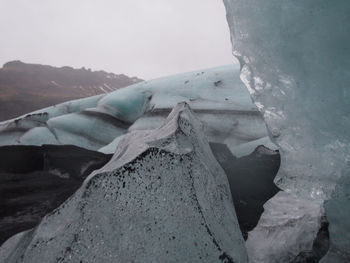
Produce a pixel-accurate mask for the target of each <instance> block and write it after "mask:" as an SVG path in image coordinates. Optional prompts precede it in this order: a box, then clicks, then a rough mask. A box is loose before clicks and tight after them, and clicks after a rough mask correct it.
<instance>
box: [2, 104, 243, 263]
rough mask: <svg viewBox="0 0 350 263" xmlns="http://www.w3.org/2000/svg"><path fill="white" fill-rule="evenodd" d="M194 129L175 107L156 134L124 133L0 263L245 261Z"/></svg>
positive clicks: (183, 109) (221, 181)
mask: <svg viewBox="0 0 350 263" xmlns="http://www.w3.org/2000/svg"><path fill="white" fill-rule="evenodd" d="M201 130H202V127H201V124H200V122H199V121H198V120H196V119H195V118H194V116H193V114H192V112H191V110H190V109H189V108H188V106H187V104H185V103H181V104H179V105H178V106H177V107H176V108H175V109H174V110H173V111H172V112H171V113H170V115H169V117H168V118H167V120H166V121H165V122H164V124H163V125H162V126H161V127H160V128H158V129H155V130H152V131H133V132H131V133H129V134H127V135H126V136H125V137H124V138H123V140H122V141H121V142H120V143H119V145H118V147H117V150H116V152H115V154H114V156H113V158H112V160H111V161H110V162H109V163H108V164H107V165H106V166H104V167H103V168H101V169H100V170H97V171H95V172H93V173H92V174H91V175H90V176H89V177H88V178H87V179H86V180H85V182H84V184H83V186H82V187H81V188H80V189H79V190H78V191H77V192H76V193H75V195H74V196H73V197H72V198H71V199H69V200H67V202H65V203H64V204H63V205H62V206H61V207H59V208H58V209H57V210H55V211H54V212H53V213H51V214H49V215H48V216H46V217H45V218H44V219H43V221H42V222H41V224H40V225H39V226H38V227H37V228H35V229H33V230H31V231H27V232H24V233H21V234H19V235H16V236H14V237H13V238H11V239H9V240H8V241H7V242H6V243H5V244H4V245H3V246H2V247H1V248H0V262H8V263H11V262H47V263H50V262H247V256H246V252H245V247H244V243H243V238H242V236H241V233H240V230H239V226H238V223H237V219H236V215H235V210H234V207H233V203H232V199H231V195H230V190H229V186H228V181H227V178H226V176H225V174H224V171H223V170H222V168H221V167H220V165H219V164H218V163H217V162H216V160H215V158H214V156H213V155H212V153H211V150H210V147H209V144H208V142H207V140H206V138H205V137H204V135H203V134H202V132H201Z"/></svg>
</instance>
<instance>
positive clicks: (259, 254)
mask: <svg viewBox="0 0 350 263" xmlns="http://www.w3.org/2000/svg"><path fill="white" fill-rule="evenodd" d="M264 210H265V212H264V213H263V214H262V216H261V218H260V220H259V223H258V226H257V227H256V228H254V229H253V230H252V231H251V232H249V234H248V240H247V242H246V248H247V253H248V255H249V262H252V263H253V262H261V263H262V262H269V263H279V262H292V261H293V260H294V259H295V258H296V257H297V256H298V255H299V254H300V253H302V252H304V251H312V244H313V242H314V240H315V239H316V236H317V233H318V230H319V229H320V227H321V218H322V215H323V209H322V205H321V202H309V203H307V202H304V200H302V199H299V198H298V197H297V196H295V195H292V194H288V193H286V192H279V193H277V194H276V195H275V196H274V197H273V198H271V199H270V200H269V201H268V202H266V203H265V205H264ZM262 241H263V242H262Z"/></svg>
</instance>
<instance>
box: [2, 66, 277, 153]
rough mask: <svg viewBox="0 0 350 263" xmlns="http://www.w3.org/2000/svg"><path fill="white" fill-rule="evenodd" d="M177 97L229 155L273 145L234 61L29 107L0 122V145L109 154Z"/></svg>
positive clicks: (159, 118)
mask: <svg viewBox="0 0 350 263" xmlns="http://www.w3.org/2000/svg"><path fill="white" fill-rule="evenodd" d="M181 101H186V102H187V103H188V104H189V105H190V106H191V107H192V109H193V110H194V112H195V114H196V116H197V117H198V118H199V119H200V120H201V121H202V122H203V123H204V132H205V135H206V136H207V137H208V139H209V140H210V141H212V142H218V143H225V144H227V145H228V146H229V148H230V150H231V151H232V152H233V153H234V154H235V156H243V155H248V154H249V153H251V152H252V151H253V150H254V149H255V148H256V147H257V146H258V145H259V143H264V144H269V145H267V146H268V147H269V148H271V149H276V146H275V145H274V144H273V143H271V141H270V140H269V137H268V133H267V130H266V125H265V123H264V121H263V119H262V116H261V114H260V112H259V111H258V110H257V108H256V107H255V105H254V104H253V103H252V101H251V98H250V95H249V93H248V91H247V90H246V88H245V87H244V85H243V83H242V82H241V80H240V79H239V66H238V65H228V66H222V67H217V68H213V69H207V70H199V71H194V72H189V73H183V74H179V75H175V76H169V77H164V78H160V79H155V80H151V81H145V82H142V83H138V84H135V85H132V86H129V87H127V88H123V89H120V90H117V91H114V92H111V93H109V94H106V95H98V96H93V97H90V98H85V99H80V100H74V101H69V102H66V103H62V104H58V105H56V106H53V107H49V108H45V109H42V110H38V111H35V112H33V113H30V114H27V115H25V116H22V117H19V118H17V119H15V120H10V121H7V122H3V123H0V145H13V144H27V145H42V144H43V143H51V144H63V145H64V144H73V145H76V146H79V147H84V148H87V149H90V150H100V151H103V152H105V153H114V150H115V146H116V145H115V142H118V141H119V140H117V139H116V137H119V136H121V135H123V134H125V133H127V132H129V131H134V130H145V129H146V130H147V129H154V128H156V127H159V126H160V125H161V124H162V122H163V121H164V120H165V119H166V117H167V115H168V114H169V112H170V111H171V109H172V108H173V107H174V106H175V105H176V104H177V103H179V102H181ZM38 128H40V129H38ZM113 141H114V143H113V144H112V145H110V146H111V147H107V146H108V145H109V144H111V143H112V142H113ZM107 151H108V152H107Z"/></svg>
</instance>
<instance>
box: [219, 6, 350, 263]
mask: <svg viewBox="0 0 350 263" xmlns="http://www.w3.org/2000/svg"><path fill="white" fill-rule="evenodd" d="M224 4H225V6H226V11H227V21H228V24H229V27H230V30H231V39H232V44H233V54H234V55H235V56H236V57H237V58H238V59H239V61H240V64H241V77H242V80H243V81H244V83H245V84H246V86H247V87H248V89H249V91H250V93H251V95H252V97H253V100H254V102H255V104H256V105H257V106H258V108H259V109H260V110H261V112H262V113H263V116H264V119H265V122H266V124H267V126H268V129H269V132H270V137H271V138H273V140H274V141H275V142H276V143H277V144H278V145H279V147H280V150H281V156H282V160H281V168H280V171H279V174H278V176H277V180H276V182H277V184H278V186H279V187H281V188H282V189H284V190H285V191H286V192H289V193H291V194H296V195H298V196H299V198H302V199H304V202H305V203H308V202H315V203H317V202H319V201H321V202H322V201H324V200H327V199H329V198H331V200H329V201H328V202H327V204H326V214H327V217H328V218H329V223H330V225H329V230H330V241H331V246H330V252H329V254H328V255H327V256H326V257H325V259H324V260H323V261H322V262H349V261H350V254H349V247H350V238H349V235H348V234H347V233H348V232H349V231H350V228H349V223H348V222H349V217H348V216H349V214H350V200H349V198H345V196H346V193H348V191H349V188H348V187H349V184H348V183H344V182H348V181H349V179H348V177H349V176H350V169H349V167H350V165H349V163H350V155H349V142H350V133H349V128H350V114H349V113H350V103H349V101H350V92H349V90H350V89H349V83H350V59H349V54H350V51H349V47H350V34H349V25H350V2H349V1H347V0H340V1H336V2H335V1H330V0H311V1H304V0H296V1H288V0H266V1H260V0H224ZM339 178H343V179H341V180H340V181H338V180H339ZM337 184H338V186H337V188H336V191H335V193H334V194H333V195H332V192H333V191H334V189H335V187H336V185H337ZM336 208H338V209H336ZM340 210H341V212H340ZM258 227H259V226H258ZM307 230H308V229H305V231H307ZM261 242H264V241H263V240H261ZM287 249H288V248H286V250H287Z"/></svg>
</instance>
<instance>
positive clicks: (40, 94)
mask: <svg viewBox="0 0 350 263" xmlns="http://www.w3.org/2000/svg"><path fill="white" fill-rule="evenodd" d="M140 81H142V79H139V78H137V77H128V76H126V75H123V74H120V75H117V74H113V73H107V72H105V71H91V70H90V69H85V68H81V69H74V68H71V67H61V68H58V67H52V66H47V65H40V64H27V63H23V62H21V61H11V62H8V63H6V64H4V66H3V68H0V121H3V120H7V119H11V118H15V117H17V116H20V115H22V114H25V113H27V112H31V111H34V110H37V109H40V108H43V107H47V106H51V105H54V104H57V103H61V102H64V101H67V100H72V99H78V98H83V97H89V96H93V95H98V94H101V93H108V92H111V91H114V90H116V89H119V88H122V87H126V86H129V85H131V84H134V83H137V82H140Z"/></svg>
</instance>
